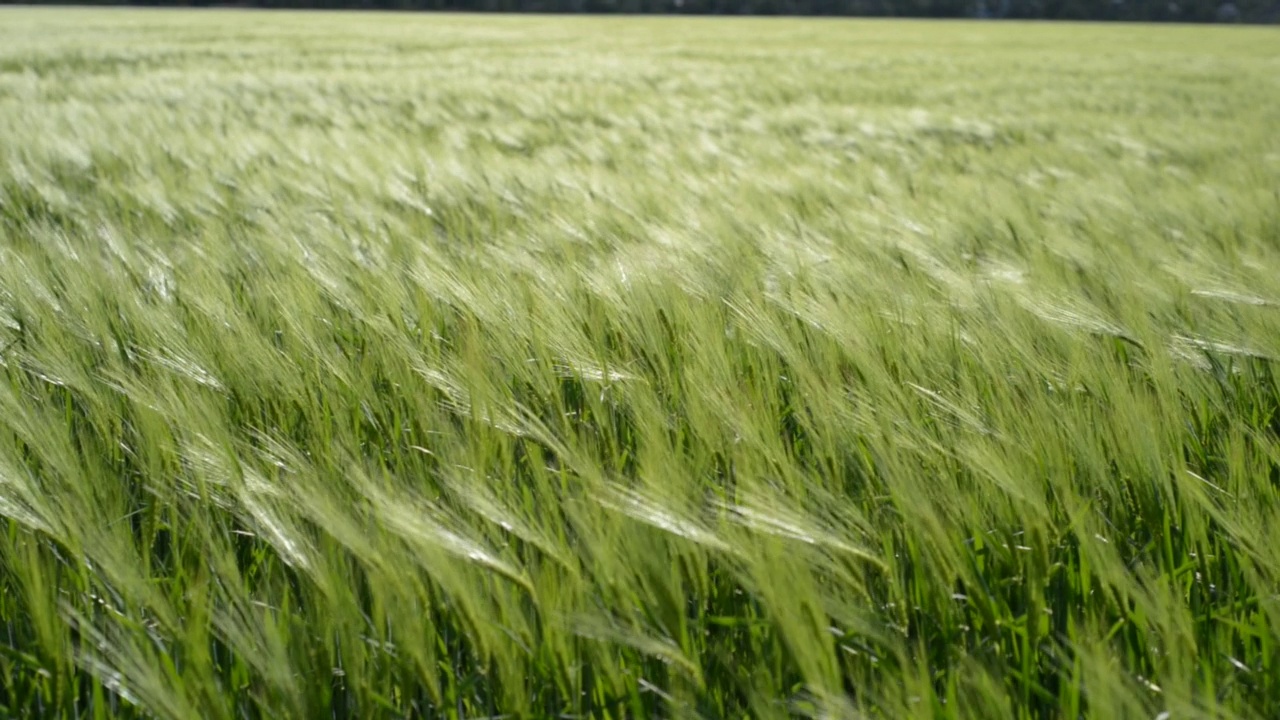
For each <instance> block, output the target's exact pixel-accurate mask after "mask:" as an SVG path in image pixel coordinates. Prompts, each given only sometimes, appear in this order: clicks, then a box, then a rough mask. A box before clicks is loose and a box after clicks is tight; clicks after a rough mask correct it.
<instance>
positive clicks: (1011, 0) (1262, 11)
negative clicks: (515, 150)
mask: <svg viewBox="0 0 1280 720" xmlns="http://www.w3.org/2000/svg"><path fill="white" fill-rule="evenodd" d="M75 1H76V2H77V4H83V3H84V2H86V0H75ZM4 2H5V0H0V4H3V3H4ZM25 2H28V3H30V2H35V3H37V4H40V3H41V2H42V0H25ZM60 2H65V0H53V2H52V3H46V4H58V3H60ZM87 2H88V3H90V4H103V5H118V4H129V5H150V6H156V5H166V6H210V5H218V6H226V5H233V6H243V7H259V8H319V9H340V8H347V9H365V10H453V11H464V12H465V11H475V12H545V13H601V14H605V13H669V14H688V15H826V16H861V17H936V18H959V17H977V18H1009V19H1042V20H1127V21H1165V22H1256V23H1278V22H1280V0H134V1H133V2H124V3H121V2H120V1H119V0H105V1H100V2H96V3H95V0H87Z"/></svg>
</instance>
